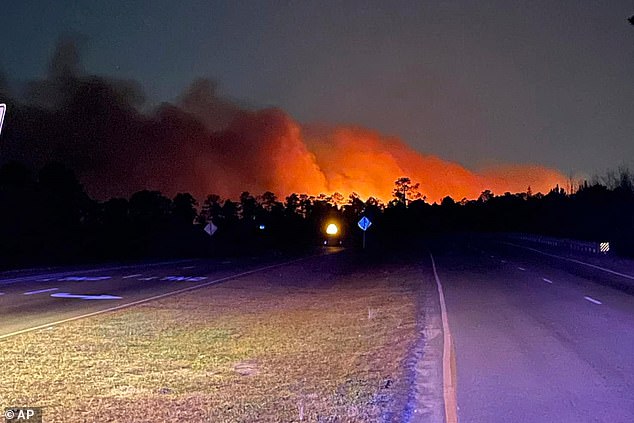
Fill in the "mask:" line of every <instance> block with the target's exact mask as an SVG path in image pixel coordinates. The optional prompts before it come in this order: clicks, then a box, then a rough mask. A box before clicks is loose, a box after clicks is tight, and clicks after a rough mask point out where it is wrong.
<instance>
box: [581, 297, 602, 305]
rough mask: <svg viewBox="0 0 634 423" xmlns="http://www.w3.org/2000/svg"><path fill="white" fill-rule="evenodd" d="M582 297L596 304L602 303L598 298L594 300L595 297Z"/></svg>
mask: <svg viewBox="0 0 634 423" xmlns="http://www.w3.org/2000/svg"><path fill="white" fill-rule="evenodd" d="M583 298H584V299H586V300H588V301H590V302H591V303H594V304H598V305H601V304H603V303H602V302H601V301H599V300H595V299H594V298H592V297H587V296H586V297H583Z"/></svg>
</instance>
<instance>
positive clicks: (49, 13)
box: [0, 0, 634, 176]
mask: <svg viewBox="0 0 634 423" xmlns="http://www.w3.org/2000/svg"><path fill="white" fill-rule="evenodd" d="M518 3H519V2H509V1H506V0H500V1H487V2H458V1H455V2H452V1H438V2H421V1H411V2H405V1H390V2H385V1H376V2H374V1H372V2H370V1H346V2H334V1H326V2H304V1H301V2H299V1H298V2H238V1H228V2H213V1H182V2H178V1H172V0H170V1H167V0H152V1H134V2H130V1H127V0H126V1H123V0H111V1H108V2H105V1H101V0H96V1H76V0H73V1H71V0H58V1H55V2H46V1H29V0H25V1H11V2H3V3H2V6H1V8H2V10H1V11H0V28H2V48H1V49H0V71H2V72H3V73H4V74H5V76H6V78H7V79H8V80H9V81H10V84H11V85H13V86H18V87H19V85H20V83H21V82H24V81H27V80H30V79H34V78H38V77H42V76H43V75H44V74H45V73H46V71H47V66H48V61H49V60H50V57H51V54H52V52H53V50H54V46H55V44H56V42H57V40H58V39H59V37H60V35H63V34H69V33H71V34H75V35H74V36H75V37H76V38H77V39H79V40H80V48H81V52H82V62H83V65H84V67H85V69H86V71H87V72H89V73H95V74H100V75H107V76H111V77H115V78H122V79H134V80H136V81H139V82H140V83H141V85H142V86H143V88H144V91H145V94H146V96H147V98H148V99H149V103H150V104H158V103H159V102H161V101H164V100H167V101H170V100H173V99H175V98H176V97H177V96H178V95H179V94H180V93H181V92H182V91H183V90H184V89H185V88H186V87H187V86H188V84H189V83H190V82H191V81H192V80H194V79H195V78H196V77H201V76H202V77H209V78H212V79H214V80H216V81H217V82H218V84H219V87H220V89H221V92H222V93H223V95H226V96H227V97H229V98H231V99H233V100H235V101H236V102H237V103H239V104H241V105H242V106H244V107H247V108H262V107H268V106H275V107H279V108H281V109H283V110H285V111H286V112H287V113H289V114H290V115H291V116H292V117H293V118H295V119H297V120H298V121H300V122H302V123H315V122H317V123H327V124H346V125H360V126H363V127H367V128H371V129H375V130H378V131H379V132H381V133H383V134H388V135H395V136H398V137H400V138H402V139H403V140H405V141H406V142H407V143H408V144H409V145H411V146H412V147H413V148H414V149H416V150H418V151H420V152H424V153H427V154H436V155H439V156H441V157H443V158H445V159H448V160H452V161H457V162H459V163H461V164H463V165H466V166H467V167H469V168H472V169H478V168H479V167H481V166H487V165H491V164H495V163H537V164H541V165H545V166H548V167H553V168H555V169H558V170H559V171H561V172H563V173H564V174H568V173H569V172H571V171H572V172H576V173H581V174H585V175H589V176H591V175H592V174H593V173H595V172H603V171H605V170H606V169H608V168H616V167H617V166H619V165H621V164H630V165H631V164H632V158H634V142H633V141H634V140H633V134H634V26H632V25H630V24H629V23H628V22H627V18H628V17H629V16H631V15H632V14H634V5H633V4H632V2H631V1H605V2H601V1H597V2H588V1H582V2H580V1H557V2H553V1H531V2H525V3H524V4H523V5H519V4H518Z"/></svg>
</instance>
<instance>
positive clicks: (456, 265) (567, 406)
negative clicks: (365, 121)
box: [433, 240, 634, 423]
mask: <svg viewBox="0 0 634 423" xmlns="http://www.w3.org/2000/svg"><path fill="white" fill-rule="evenodd" d="M433 251H434V254H435V258H436V263H437V267H438V274H439V277H440V279H441V281H442V284H443V289H444V294H445V300H446V305H447V312H448V321H449V327H450V331H451V333H452V337H453V343H454V348H455V358H456V369H457V370H456V372H457V375H456V379H457V393H458V395H457V405H458V417H459V421H460V422H463V423H464V422H486V423H497V422H499V423H510V422H513V423H519V422H526V423H537V422H557V423H565V422H570V423H580V422H610V423H631V422H634V296H632V295H631V294H632V290H631V283H632V281H631V280H627V279H626V278H623V277H619V276H617V275H614V274H611V273H607V272H605V271H601V270H599V269H596V268H592V267H588V266H584V265H582V264H579V263H575V262H572V261H567V260H562V259H558V258H555V257H551V256H545V255H543V254H538V253H536V252H533V251H529V250H526V249H522V248H518V247H515V246H510V245H505V244H501V243H496V242H490V241H482V240H480V241H474V240H471V241H470V242H467V241H465V240H462V241H458V240H454V242H445V243H439V244H436V245H435V246H434V248H433ZM580 260H581V261H583V258H581V259H580ZM595 263H596V261H595ZM619 270H620V271H627V269H625V270H624V269H623V268H621V269H619ZM629 274H630V275H634V266H632V268H631V271H630V273H629Z"/></svg>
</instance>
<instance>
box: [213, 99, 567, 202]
mask: <svg viewBox="0 0 634 423" xmlns="http://www.w3.org/2000/svg"><path fill="white" fill-rule="evenodd" d="M228 134H230V135H228ZM227 136H229V137H230V138H231V143H230V145H231V146H232V148H231V152H230V154H229V155H225V156H224V157H222V159H221V160H224V161H225V162H231V159H230V157H229V156H233V157H236V156H237V157H238V158H239V163H237V164H236V166H237V167H239V168H240V169H239V170H237V171H236V172H235V173H234V172H229V173H227V174H224V175H223V174H219V173H214V174H213V175H210V176H209V177H208V178H205V177H203V179H206V180H208V181H209V184H208V186H207V188H206V190H207V191H209V192H219V193H220V194H222V195H225V196H234V197H235V196H236V195H238V194H239V192H240V190H242V191H244V190H249V191H251V192H263V191H267V190H268V191H273V192H275V193H278V194H279V195H281V196H285V195H288V194H290V193H293V192H296V193H308V194H313V195H316V194H319V193H334V192H339V193H341V194H343V195H345V196H347V195H349V194H351V193H353V192H355V193H357V194H358V195H360V196H361V197H362V198H368V197H370V196H372V197H375V198H379V199H382V200H389V199H390V198H391V197H392V190H393V188H394V181H395V180H396V179H398V178H399V177H403V176H407V177H409V178H411V179H412V181H413V182H416V183H420V192H421V194H423V195H425V196H426V197H427V199H428V200H429V201H432V202H433V201H439V200H440V199H441V198H443V197H444V196H447V195H449V196H451V197H453V198H454V199H457V200H460V199H462V198H477V196H478V195H479V194H480V193H481V192H482V191H484V190H486V189H489V190H492V191H493V192H498V193H503V192H506V191H511V192H525V191H526V190H527V188H528V187H529V186H530V187H531V189H532V190H533V192H539V191H542V192H547V191H548V190H550V189H551V188H553V187H554V186H555V185H556V184H558V183H559V184H562V182H563V181H565V178H564V177H563V175H561V174H560V173H559V172H557V171H555V170H551V169H547V168H544V167H540V166H517V165H516V166H504V167H499V168H497V169H490V170H487V171H484V172H480V173H476V172H473V171H470V170H468V169H466V168H464V167H463V166H461V165H459V164H457V163H453V162H449V161H446V160H442V159H440V158H439V157H436V156H431V155H423V154H421V153H418V152H417V151H414V150H413V149H412V148H410V147H409V146H408V145H407V144H405V143H404V142H402V141H401V140H399V139H397V138H394V137H385V136H382V135H381V134H379V133H377V132H374V131H371V130H368V129H364V128H359V127H337V128H334V129H323V128H321V129H320V130H312V129H310V128H309V129H304V128H302V127H301V125H300V124H298V123H297V122H296V121H294V120H293V119H292V118H290V117H289V116H288V115H286V114H285V113H283V112H282V111H280V110H263V111H259V112H254V113H248V114H246V115H244V116H242V117H241V118H239V119H237V120H236V121H235V122H234V123H233V124H232V125H230V127H229V128H228V129H227V130H225V131H222V132H221V133H220V134H216V136H215V137H214V141H212V144H215V143H216V142H217V140H220V139H222V140H224V142H227V139H226V137H227ZM220 144H223V142H221V143H220ZM252 148H254V149H256V151H255V152H248V150H249V149H252ZM212 150H214V148H212ZM211 160H213V159H211ZM239 175H242V177H240V176H239ZM236 176H238V177H237V178H235V177H236ZM233 178H235V180H234V181H233V182H232V181H231V179H233Z"/></svg>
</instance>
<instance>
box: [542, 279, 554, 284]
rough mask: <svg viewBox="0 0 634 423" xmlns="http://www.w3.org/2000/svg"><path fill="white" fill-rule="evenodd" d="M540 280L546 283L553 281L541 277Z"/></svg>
mask: <svg viewBox="0 0 634 423" xmlns="http://www.w3.org/2000/svg"><path fill="white" fill-rule="evenodd" d="M542 280H543V281H544V282H546V283H553V281H551V280H550V279H546V278H542Z"/></svg>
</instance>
